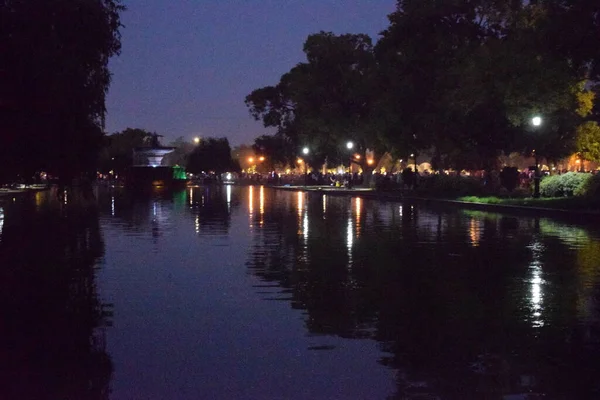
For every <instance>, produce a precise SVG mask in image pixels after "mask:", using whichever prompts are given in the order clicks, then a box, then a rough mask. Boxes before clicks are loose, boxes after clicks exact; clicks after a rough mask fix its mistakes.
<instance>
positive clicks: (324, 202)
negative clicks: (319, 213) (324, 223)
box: [323, 194, 327, 219]
mask: <svg viewBox="0 0 600 400" xmlns="http://www.w3.org/2000/svg"><path fill="white" fill-rule="evenodd" d="M326 212H327V195H326V194H324V195H323V219H325V213H326Z"/></svg>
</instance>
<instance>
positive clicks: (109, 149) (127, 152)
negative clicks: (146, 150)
mask: <svg viewBox="0 0 600 400" xmlns="http://www.w3.org/2000/svg"><path fill="white" fill-rule="evenodd" d="M160 136H161V135H158V134H156V133H155V132H150V131H147V130H144V129H140V128H127V129H125V130H123V131H122V132H116V133H114V134H112V135H109V136H105V137H104V146H103V148H102V150H101V151H100V156H99V159H98V169H99V171H100V172H102V173H108V172H109V171H113V173H115V174H116V175H122V174H123V173H125V172H126V171H127V170H128V169H129V168H130V167H131V166H132V165H133V150H134V149H135V148H136V147H148V146H149V144H151V143H152V144H157V145H160V143H159V142H158V138H159V137H160Z"/></svg>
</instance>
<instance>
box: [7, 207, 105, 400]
mask: <svg viewBox="0 0 600 400" xmlns="http://www.w3.org/2000/svg"><path fill="white" fill-rule="evenodd" d="M5 222H6V225H5V226H4V229H3V232H2V240H1V242H0V259H2V268H1V269H0V299H1V301H2V304H3V307H2V311H0V313H1V314H2V315H1V316H0V321H1V322H0V326H1V328H0V345H1V346H2V353H3V356H2V359H1V361H0V398H6V399H8V398H15V399H16V398H18V399H58V398H60V399H108V396H109V384H110V379H111V375H112V370H113V368H112V363H111V360H110V357H109V355H108V354H107V353H106V350H105V336H104V327H105V326H107V325H109V324H110V322H109V319H108V318H109V317H110V316H111V315H112V311H111V309H112V307H111V305H109V304H103V303H101V301H100V300H99V298H98V293H97V285H96V280H95V279H96V277H95V273H96V269H97V263H98V261H99V259H100V258H101V257H102V256H103V253H104V244H103V239H102V233H101V231H100V226H99V222H98V215H97V212H96V210H95V208H94V207H88V206H80V205H76V204H74V202H72V203H71V204H70V205H68V206H66V207H62V208H61V207H46V208H42V209H40V210H39V211H37V212H36V210H35V208H33V204H29V203H27V204H26V205H24V206H23V207H21V208H19V207H17V206H16V205H15V206H14V207H11V208H9V209H8V210H7V212H6V221H5Z"/></svg>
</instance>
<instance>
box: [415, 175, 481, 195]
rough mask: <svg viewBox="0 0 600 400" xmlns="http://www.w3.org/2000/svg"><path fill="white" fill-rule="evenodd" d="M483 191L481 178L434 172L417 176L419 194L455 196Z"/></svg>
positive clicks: (477, 193) (476, 193)
mask: <svg viewBox="0 0 600 400" xmlns="http://www.w3.org/2000/svg"><path fill="white" fill-rule="evenodd" d="M484 191H485V188H484V185H483V182H482V181H481V179H478V178H474V177H470V176H460V175H444V174H434V175H429V176H422V177H419V180H418V186H417V192H418V193H419V194H424V195H429V196H434V197H447V198H455V197H459V196H467V195H474V196H477V195H481V194H483V193H484Z"/></svg>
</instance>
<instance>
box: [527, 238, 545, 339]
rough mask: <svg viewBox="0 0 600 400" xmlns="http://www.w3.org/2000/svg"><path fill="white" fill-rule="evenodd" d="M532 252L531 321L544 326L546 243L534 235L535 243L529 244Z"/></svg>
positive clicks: (535, 325) (534, 324) (537, 325)
mask: <svg viewBox="0 0 600 400" xmlns="http://www.w3.org/2000/svg"><path fill="white" fill-rule="evenodd" d="M529 249H531V253H532V256H533V257H532V258H533V260H532V262H531V265H530V266H529V270H530V271H531V278H530V279H529V283H530V284H531V297H530V308H531V322H532V325H533V326H534V327H542V326H544V319H543V317H542V311H543V307H542V300H543V297H544V295H543V292H542V285H543V284H544V281H543V279H542V255H543V253H544V245H543V244H542V243H541V242H540V241H539V238H538V237H537V236H534V240H533V243H531V244H530V245H529Z"/></svg>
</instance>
